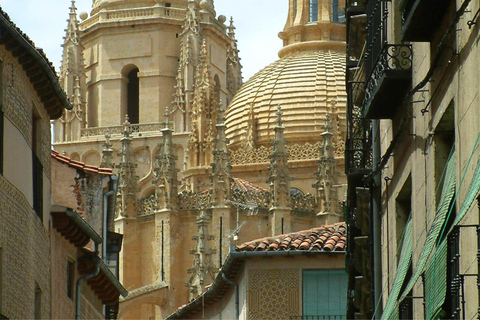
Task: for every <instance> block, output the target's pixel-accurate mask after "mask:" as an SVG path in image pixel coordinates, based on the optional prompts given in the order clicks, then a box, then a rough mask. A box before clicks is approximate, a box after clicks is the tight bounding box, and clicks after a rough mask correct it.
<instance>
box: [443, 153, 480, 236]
mask: <svg viewBox="0 0 480 320" xmlns="http://www.w3.org/2000/svg"><path fill="white" fill-rule="evenodd" d="M465 170H466V169H465ZM479 190H480V159H479V160H478V161H477V168H476V169H475V172H474V173H473V177H472V181H471V182H470V186H469V187H468V191H467V194H466V196H465V199H464V200H463V203H462V205H461V206H460V211H459V212H458V214H457V217H456V218H455V221H454V223H453V226H452V228H453V227H454V226H456V225H457V224H458V223H459V222H460V221H461V220H462V219H463V217H465V215H466V214H467V212H468V210H469V209H470V207H471V206H472V203H473V201H474V200H475V198H476V197H477V195H478V191H479ZM450 231H451V229H450V230H449V233H450Z"/></svg>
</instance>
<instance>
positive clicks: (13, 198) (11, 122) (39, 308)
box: [0, 11, 71, 318]
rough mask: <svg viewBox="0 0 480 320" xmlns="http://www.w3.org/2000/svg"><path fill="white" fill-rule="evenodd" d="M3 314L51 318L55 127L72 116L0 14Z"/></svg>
mask: <svg viewBox="0 0 480 320" xmlns="http://www.w3.org/2000/svg"><path fill="white" fill-rule="evenodd" d="M0 27H1V40H0V81H1V82H0V83H1V85H0V100H1V103H0V104H1V108H0V150H1V151H0V314H2V317H6V318H40V317H42V318H48V317H50V315H51V306H52V300H51V292H52V287H51V274H50V239H49V226H50V224H51V219H50V186H51V181H52V179H51V171H50V120H51V119H55V118H57V117H59V116H61V114H62V111H63V109H64V108H71V106H70V104H69V103H68V101H67V99H66V97H65V94H63V91H62V89H61V88H60V86H59V84H58V82H57V77H56V75H55V72H54V70H53V68H52V67H51V66H50V65H49V64H48V60H47V58H46V57H45V55H44V54H43V52H41V51H38V50H36V49H35V46H34V44H33V43H32V42H31V40H30V39H29V38H28V37H27V36H26V35H25V34H23V33H22V32H21V31H20V29H18V28H17V27H16V26H15V25H14V23H13V22H12V21H11V20H10V19H9V17H8V15H7V14H6V13H5V12H3V11H0Z"/></svg>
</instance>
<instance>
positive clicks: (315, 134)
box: [225, 50, 347, 149]
mask: <svg viewBox="0 0 480 320" xmlns="http://www.w3.org/2000/svg"><path fill="white" fill-rule="evenodd" d="M346 100H347V97H346V91H345V54H344V53H341V52H339V51H335V50H319V51H308V52H298V53H295V54H292V55H288V56H285V57H283V58H282V59H280V60H277V61H276V62H274V63H272V64H270V65H269V66H267V67H265V68H264V69H262V70H261V71H259V72H258V73H257V74H255V75H254V76H253V77H252V78H250V80H248V81H247V82H246V83H245V84H244V85H243V86H242V87H241V88H240V90H239V91H238V92H237V94H236V95H235V96H234V98H233V99H232V101H231V103H230V105H229V107H228V109H227V111H226V114H225V124H226V127H227V129H226V134H227V138H228V139H229V140H230V147H231V148H232V149H238V148H240V147H241V146H242V145H243V143H245V142H246V139H252V136H253V137H254V138H253V140H254V143H255V145H257V146H259V145H265V146H269V145H270V143H271V142H272V140H273V138H274V136H275V132H274V128H275V126H276V125H277V123H276V119H277V116H276V111H277V107H278V105H280V106H281V107H282V111H283V115H282V120H283V125H284V127H285V138H286V140H287V141H288V142H298V143H304V142H307V141H308V142H312V141H313V142H315V141H318V140H320V133H322V132H323V131H324V130H325V129H324V125H325V119H326V118H325V116H326V114H327V113H330V114H332V113H333V114H335V115H338V117H339V119H342V121H344V119H345V112H346ZM252 122H253V123H252ZM252 127H253V133H252ZM342 127H344V125H342ZM342 130H344V129H342ZM247 136H248V138H247Z"/></svg>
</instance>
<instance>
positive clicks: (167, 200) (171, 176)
mask: <svg viewBox="0 0 480 320" xmlns="http://www.w3.org/2000/svg"><path fill="white" fill-rule="evenodd" d="M169 116H170V113H169V111H168V107H166V108H165V127H164V128H163V129H162V135H163V143H162V144H161V149H160V155H159V156H157V166H156V167H155V169H154V171H155V177H154V179H153V181H152V183H153V184H155V193H156V198H157V204H158V207H157V209H158V210H165V209H169V210H172V209H175V208H176V207H177V205H178V179H177V172H178V171H179V170H178V169H177V168H176V166H175V160H176V159H177V157H176V156H175V154H174V150H173V142H172V132H173V130H172V129H171V128H170V119H169Z"/></svg>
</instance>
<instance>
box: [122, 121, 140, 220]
mask: <svg viewBox="0 0 480 320" xmlns="http://www.w3.org/2000/svg"><path fill="white" fill-rule="evenodd" d="M130 133H131V126H130V122H129V121H128V115H125V122H124V123H123V133H122V138H121V139H120V143H121V145H122V151H121V152H120V153H119V154H118V155H119V156H120V163H119V164H118V166H117V168H118V180H119V184H118V190H119V193H118V197H119V199H118V200H117V205H118V210H117V212H118V215H119V216H120V217H127V216H129V215H133V214H134V213H135V212H136V206H137V203H136V195H135V193H136V192H137V191H138V188H137V181H138V176H136V174H135V167H136V166H135V164H134V159H133V155H134V154H135V153H134V152H133V151H132V147H131V143H132V137H131V136H130Z"/></svg>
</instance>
